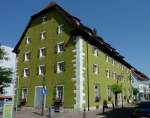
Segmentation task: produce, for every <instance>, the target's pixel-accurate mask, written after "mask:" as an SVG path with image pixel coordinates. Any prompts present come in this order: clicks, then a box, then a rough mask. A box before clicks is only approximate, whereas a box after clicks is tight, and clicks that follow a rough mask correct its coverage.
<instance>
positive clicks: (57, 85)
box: [55, 84, 65, 102]
mask: <svg viewBox="0 0 150 118" xmlns="http://www.w3.org/2000/svg"><path fill="white" fill-rule="evenodd" d="M57 87H62V88H63V96H62V102H63V101H64V93H65V91H64V85H61V84H60V85H56V96H55V98H56V99H57V98H58V93H57Z"/></svg>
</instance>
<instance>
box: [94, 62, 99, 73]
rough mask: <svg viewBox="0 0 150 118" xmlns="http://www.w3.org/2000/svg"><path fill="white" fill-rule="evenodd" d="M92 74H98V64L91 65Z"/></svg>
mask: <svg viewBox="0 0 150 118" xmlns="http://www.w3.org/2000/svg"><path fill="white" fill-rule="evenodd" d="M93 72H94V74H96V75H97V74H98V72H99V66H98V64H93Z"/></svg>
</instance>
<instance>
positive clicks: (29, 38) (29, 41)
mask: <svg viewBox="0 0 150 118" xmlns="http://www.w3.org/2000/svg"><path fill="white" fill-rule="evenodd" d="M31 40H32V38H31V37H30V36H28V37H27V38H26V44H27V45H28V44H30V43H31Z"/></svg>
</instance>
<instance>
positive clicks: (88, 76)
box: [86, 42, 90, 111]
mask: <svg viewBox="0 0 150 118" xmlns="http://www.w3.org/2000/svg"><path fill="white" fill-rule="evenodd" d="M86 47H87V48H86V49H87V51H86V52H87V55H86V56H87V94H88V111H90V100H89V57H88V52H89V51H88V43H87V42H86Z"/></svg>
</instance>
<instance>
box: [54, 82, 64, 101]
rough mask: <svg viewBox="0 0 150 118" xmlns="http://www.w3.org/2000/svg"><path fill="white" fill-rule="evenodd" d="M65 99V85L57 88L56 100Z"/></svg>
mask: <svg viewBox="0 0 150 118" xmlns="http://www.w3.org/2000/svg"><path fill="white" fill-rule="evenodd" d="M63 97H64V85H57V86H56V100H60V101H63V99H64V98H63Z"/></svg>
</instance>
